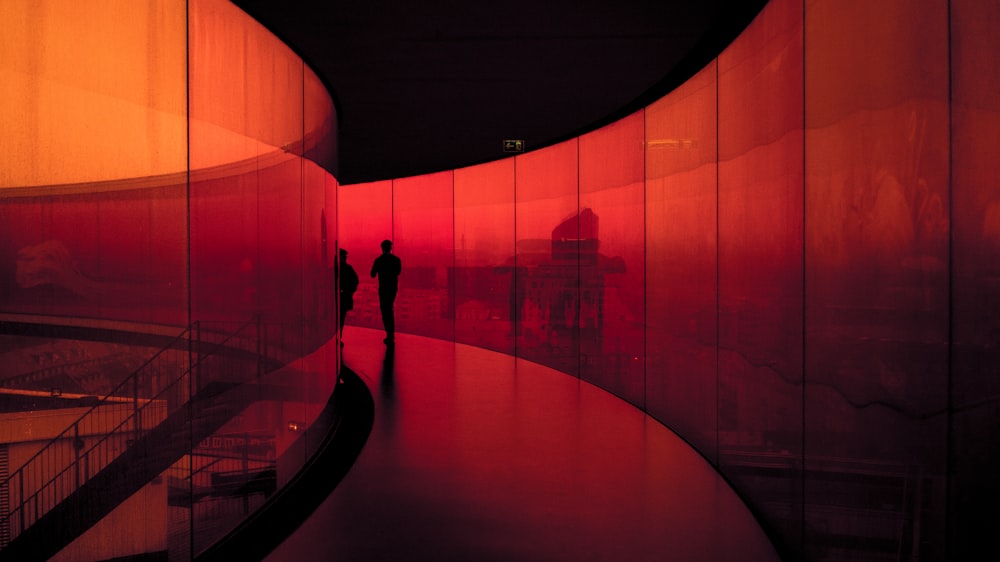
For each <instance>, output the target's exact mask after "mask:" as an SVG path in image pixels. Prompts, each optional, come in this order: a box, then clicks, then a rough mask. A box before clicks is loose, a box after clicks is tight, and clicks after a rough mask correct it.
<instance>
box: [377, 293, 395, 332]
mask: <svg viewBox="0 0 1000 562" xmlns="http://www.w3.org/2000/svg"><path fill="white" fill-rule="evenodd" d="M378 308H379V311H381V312H382V327H383V328H385V341H386V342H388V341H389V340H390V338H391V337H392V332H393V327H394V326H393V320H392V297H391V296H390V295H387V294H385V293H379V294H378Z"/></svg>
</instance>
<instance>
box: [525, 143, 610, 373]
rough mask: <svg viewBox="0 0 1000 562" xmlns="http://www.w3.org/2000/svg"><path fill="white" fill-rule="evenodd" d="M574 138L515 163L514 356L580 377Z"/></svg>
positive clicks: (588, 219) (590, 222) (590, 219)
mask: <svg viewBox="0 0 1000 562" xmlns="http://www.w3.org/2000/svg"><path fill="white" fill-rule="evenodd" d="M577 145H578V142H577V140H576V139H574V140H571V141H567V142H564V143H560V144H557V145H555V146H551V147H548V148H545V149H541V150H538V151H536V152H531V153H528V154H525V155H523V156H518V157H516V158H515V161H514V166H515V171H514V178H515V196H514V200H515V204H516V209H515V219H514V232H515V244H516V250H515V251H516V256H515V272H514V275H515V291H514V319H515V346H516V351H517V355H518V356H519V357H524V358H525V359H530V360H531V361H536V362H538V363H542V364H544V365H548V366H550V367H553V368H555V369H558V370H560V371H563V372H565V373H570V374H573V375H576V374H578V373H579V362H580V331H579V318H580V315H579V306H580V260H579V257H578V256H579V246H580V245H579V239H580V223H581V222H587V224H588V225H589V226H592V225H593V214H591V213H588V214H587V216H586V217H584V218H582V220H581V216H580V213H579V210H580V206H579V186H578V183H577V175H578V172H577V160H578V153H577V150H578V148H577Z"/></svg>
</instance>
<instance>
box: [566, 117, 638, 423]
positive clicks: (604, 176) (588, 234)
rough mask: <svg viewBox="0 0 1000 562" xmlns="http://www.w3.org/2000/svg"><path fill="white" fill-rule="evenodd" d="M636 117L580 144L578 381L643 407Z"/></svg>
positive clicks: (599, 132)
mask: <svg viewBox="0 0 1000 562" xmlns="http://www.w3.org/2000/svg"><path fill="white" fill-rule="evenodd" d="M643 127H644V123H643V114H642V112H639V113H636V114H633V115H631V116H629V117H626V118H624V119H622V120H621V121H618V122H616V123H613V124H611V125H608V126H606V127H603V128H601V129H600V130H598V131H595V132H593V133H589V134H587V135H584V136H582V137H580V236H579V242H578V244H579V262H580V304H579V316H580V319H579V322H578V326H579V330H580V353H581V355H580V376H581V377H583V378H585V379H587V380H589V381H591V382H593V383H595V384H597V385H599V386H601V387H603V388H605V389H607V390H609V391H611V392H613V393H615V394H617V395H619V396H621V397H623V398H625V399H626V400H628V401H630V402H632V403H633V404H636V405H638V406H640V407H641V406H643V405H644V397H643V394H644V391H645V388H644V381H643V376H644V375H645V372H644V371H645V360H644V355H645V341H644V338H643V328H644V326H645V308H644V305H645V301H644V291H643V287H644V277H645V267H644V266H645V259H644V250H645V248H644V243H643V242H644V238H645V230H644V227H643V221H644V220H645V213H644V211H643V202H644V201H643V199H644V179H645V178H644V174H645V172H644V161H645V154H644V152H643V150H642V146H643V141H644V136H643Z"/></svg>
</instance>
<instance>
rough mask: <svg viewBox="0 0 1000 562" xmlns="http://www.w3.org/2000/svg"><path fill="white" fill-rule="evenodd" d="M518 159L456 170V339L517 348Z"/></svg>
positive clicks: (509, 349)
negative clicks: (514, 307)
mask: <svg viewBox="0 0 1000 562" xmlns="http://www.w3.org/2000/svg"><path fill="white" fill-rule="evenodd" d="M513 282H514V159H513V158H507V159H505V160H499V161H497V162H493V163H490V164H482V165H479V166H473V167H470V168H460V169H458V170H455V270H454V283H455V341H458V342H462V343H467V344H471V345H478V346H481V347H485V348H488V349H493V350H496V351H500V352H503V353H509V354H513V353H514V323H513V313H512V312H513V311H512V310H511V297H512V295H513V290H514V286H513Z"/></svg>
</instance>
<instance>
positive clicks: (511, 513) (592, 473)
mask: <svg viewBox="0 0 1000 562" xmlns="http://www.w3.org/2000/svg"><path fill="white" fill-rule="evenodd" d="M382 336H383V334H382V333H381V332H379V331H375V330H369V329H363V328H353V327H348V328H347V330H346V332H345V338H344V339H345V342H346V347H345V348H344V363H345V364H346V365H347V366H349V367H350V368H351V369H352V370H354V371H355V372H357V373H358V374H359V375H361V377H362V378H363V379H364V380H365V382H366V383H367V384H368V385H369V388H370V390H371V393H372V395H373V396H374V399H375V421H374V426H373V428H372V432H371V435H370V436H369V439H368V442H367V444H366V445H365V447H364V449H363V450H362V452H361V455H360V456H359V457H358V459H357V461H356V462H355V464H354V466H353V468H352V469H351V470H350V472H349V473H348V474H347V476H346V477H345V478H344V479H343V481H342V482H341V483H340V484H339V486H337V488H336V489H335V490H334V491H333V493H332V494H331V495H330V496H329V497H328V498H327V499H326V500H325V501H324V502H323V503H322V504H320V506H319V507H318V508H317V509H316V511H315V512H314V513H313V514H312V515H311V516H310V517H309V518H308V519H307V520H306V522H305V523H304V524H303V525H301V526H300V527H299V528H298V529H297V530H296V531H295V532H294V533H292V534H291V535H290V536H289V537H288V539H287V540H285V541H284V542H283V543H282V544H281V545H279V546H278V547H277V548H276V549H275V550H274V551H273V552H272V553H271V554H270V555H269V556H268V557H267V558H266V559H265V560H268V561H271V562H286V561H287V562H292V561H294V562H309V561H326V560H351V561H365V560H435V561H450V560H455V561H458V560H461V561H468V560H497V561H500V560H503V561H512V560H517V561H525V560H574V561H577V560H609V561H610V560H614V561H622V560H676V561H689V560H699V561H701V560H704V561H715V560H718V561H722V560H725V561H731V560H753V561H768V560H778V556H777V554H776V553H775V551H774V549H773V548H772V546H771V544H770V542H769V541H768V539H767V538H766V536H765V535H764V533H763V531H762V530H761V529H760V527H759V525H758V524H757V522H756V520H755V519H754V518H753V517H752V516H751V514H750V513H749V511H748V510H747V509H746V507H745V506H744V505H743V503H742V502H741V501H740V499H739V498H738V497H737V496H736V495H735V493H734V492H733V491H732V490H731V489H730V488H729V486H728V485H727V484H726V482H725V481H724V480H722V479H721V478H720V477H719V476H718V474H717V473H716V472H715V470H714V469H713V468H712V467H711V465H710V464H708V463H707V462H706V461H705V460H704V459H703V458H702V457H701V456H700V455H698V454H697V453H696V452H694V451H693V450H692V449H691V448H690V447H689V446H688V445H687V444H686V443H685V442H684V441H682V440H681V439H680V438H678V437H677V436H676V435H674V434H673V433H672V432H670V431H669V430H668V429H667V428H666V427H664V426H663V425H662V424H660V423H659V422H657V421H655V420H653V419H652V418H649V417H648V416H646V415H645V414H644V413H643V412H641V411H640V410H638V409H636V408H635V407H633V406H631V405H629V404H627V403H625V402H624V401H622V400H620V399H618V398H616V397H614V396H612V395H610V394H608V393H606V392H604V391H602V390H600V389H598V388H597V387H594V386H593V385H590V384H589V383H586V382H581V381H579V380H578V379H575V378H573V377H570V376H567V375H565V374H562V373H559V372H557V371H554V370H552V369H549V368H546V367H543V366H540V365H538V364H535V363H530V362H527V361H522V360H518V359H515V358H513V357H510V356H507V355H504V354H499V353H495V352H491V351H487V350H483V349H480V348H475V347H470V346H465V345H461V344H453V343H450V342H445V341H441V340H436V339H429V338H424V337H419V336H412V335H406V334H402V335H398V336H397V340H398V341H397V344H396V346H395V352H394V353H391V354H387V353H386V347H385V346H384V345H383V344H382V341H381V339H382Z"/></svg>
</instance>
